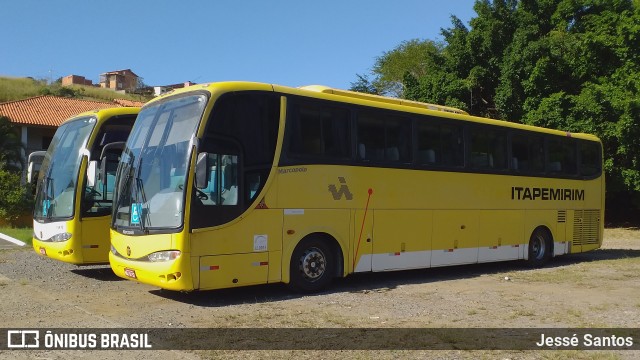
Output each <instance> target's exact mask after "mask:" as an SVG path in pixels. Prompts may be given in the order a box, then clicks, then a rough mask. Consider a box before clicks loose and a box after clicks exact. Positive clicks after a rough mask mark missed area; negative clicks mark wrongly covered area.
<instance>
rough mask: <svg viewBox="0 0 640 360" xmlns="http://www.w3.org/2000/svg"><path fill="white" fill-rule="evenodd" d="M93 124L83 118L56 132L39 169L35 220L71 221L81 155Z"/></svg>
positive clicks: (67, 124)
mask: <svg viewBox="0 0 640 360" xmlns="http://www.w3.org/2000/svg"><path fill="white" fill-rule="evenodd" d="M95 124H96V118H94V117H84V118H80V119H77V120H73V121H70V122H68V123H65V124H63V125H62V126H60V127H59V128H58V130H57V131H56V133H55V135H54V137H53V139H52V140H51V145H49V148H48V149H47V153H46V155H45V158H44V161H43V162H42V166H41V168H40V175H39V179H38V189H37V191H36V198H35V206H34V211H33V217H34V218H35V219H37V220H60V219H63V218H71V217H73V215H74V205H75V193H76V191H75V190H76V186H77V185H78V172H79V171H80V164H81V162H82V155H83V154H84V152H85V151H86V150H85V149H86V144H87V140H88V139H89V135H90V134H91V131H92V130H93V128H94V127H95ZM83 150H85V151H83ZM87 153H88V152H87Z"/></svg>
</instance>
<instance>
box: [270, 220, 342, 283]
mask: <svg viewBox="0 0 640 360" xmlns="http://www.w3.org/2000/svg"><path fill="white" fill-rule="evenodd" d="M309 238H318V239H322V241H323V242H325V243H326V244H327V245H328V246H329V248H330V249H331V256H333V257H334V259H335V264H334V267H333V269H331V271H332V272H333V277H334V278H335V277H343V276H344V274H345V272H344V259H345V253H344V251H345V249H344V248H343V247H342V245H341V244H340V242H339V241H338V240H337V239H336V237H335V236H333V235H332V234H330V233H327V232H321V231H317V232H312V233H309V234H306V235H304V236H302V237H301V238H299V239H298V241H296V242H292V243H291V244H290V246H288V247H287V249H286V250H285V249H283V250H285V253H284V254H283V257H282V282H283V283H285V284H288V283H289V282H290V280H291V277H290V274H291V257H292V256H293V252H294V251H295V249H296V247H297V246H298V245H299V244H300V243H302V242H303V241H305V240H306V239H309Z"/></svg>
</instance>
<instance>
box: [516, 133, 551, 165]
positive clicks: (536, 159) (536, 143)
mask: <svg viewBox="0 0 640 360" xmlns="http://www.w3.org/2000/svg"><path fill="white" fill-rule="evenodd" d="M511 169H512V170H514V171H516V172H521V173H542V172H544V139H543V138H542V137H541V136H535V135H520V134H519V135H514V136H512V137H511Z"/></svg>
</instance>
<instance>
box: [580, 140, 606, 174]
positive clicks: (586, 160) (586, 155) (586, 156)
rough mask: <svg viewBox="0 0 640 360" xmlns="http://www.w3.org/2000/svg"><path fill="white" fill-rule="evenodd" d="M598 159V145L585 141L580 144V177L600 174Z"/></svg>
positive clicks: (599, 161)
mask: <svg viewBox="0 0 640 360" xmlns="http://www.w3.org/2000/svg"><path fill="white" fill-rule="evenodd" d="M600 159H601V156H600V144H598V143H596V142H586V141H583V142H581V143H580V175H582V176H594V175H598V174H600V171H602V169H601V168H600V163H601V160H600Z"/></svg>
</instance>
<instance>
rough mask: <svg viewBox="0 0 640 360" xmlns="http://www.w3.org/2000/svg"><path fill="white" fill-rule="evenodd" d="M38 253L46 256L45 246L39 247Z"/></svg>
mask: <svg viewBox="0 0 640 360" xmlns="http://www.w3.org/2000/svg"><path fill="white" fill-rule="evenodd" d="M40 254H42V255H44V256H47V249H45V248H43V247H41V248H40Z"/></svg>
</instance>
